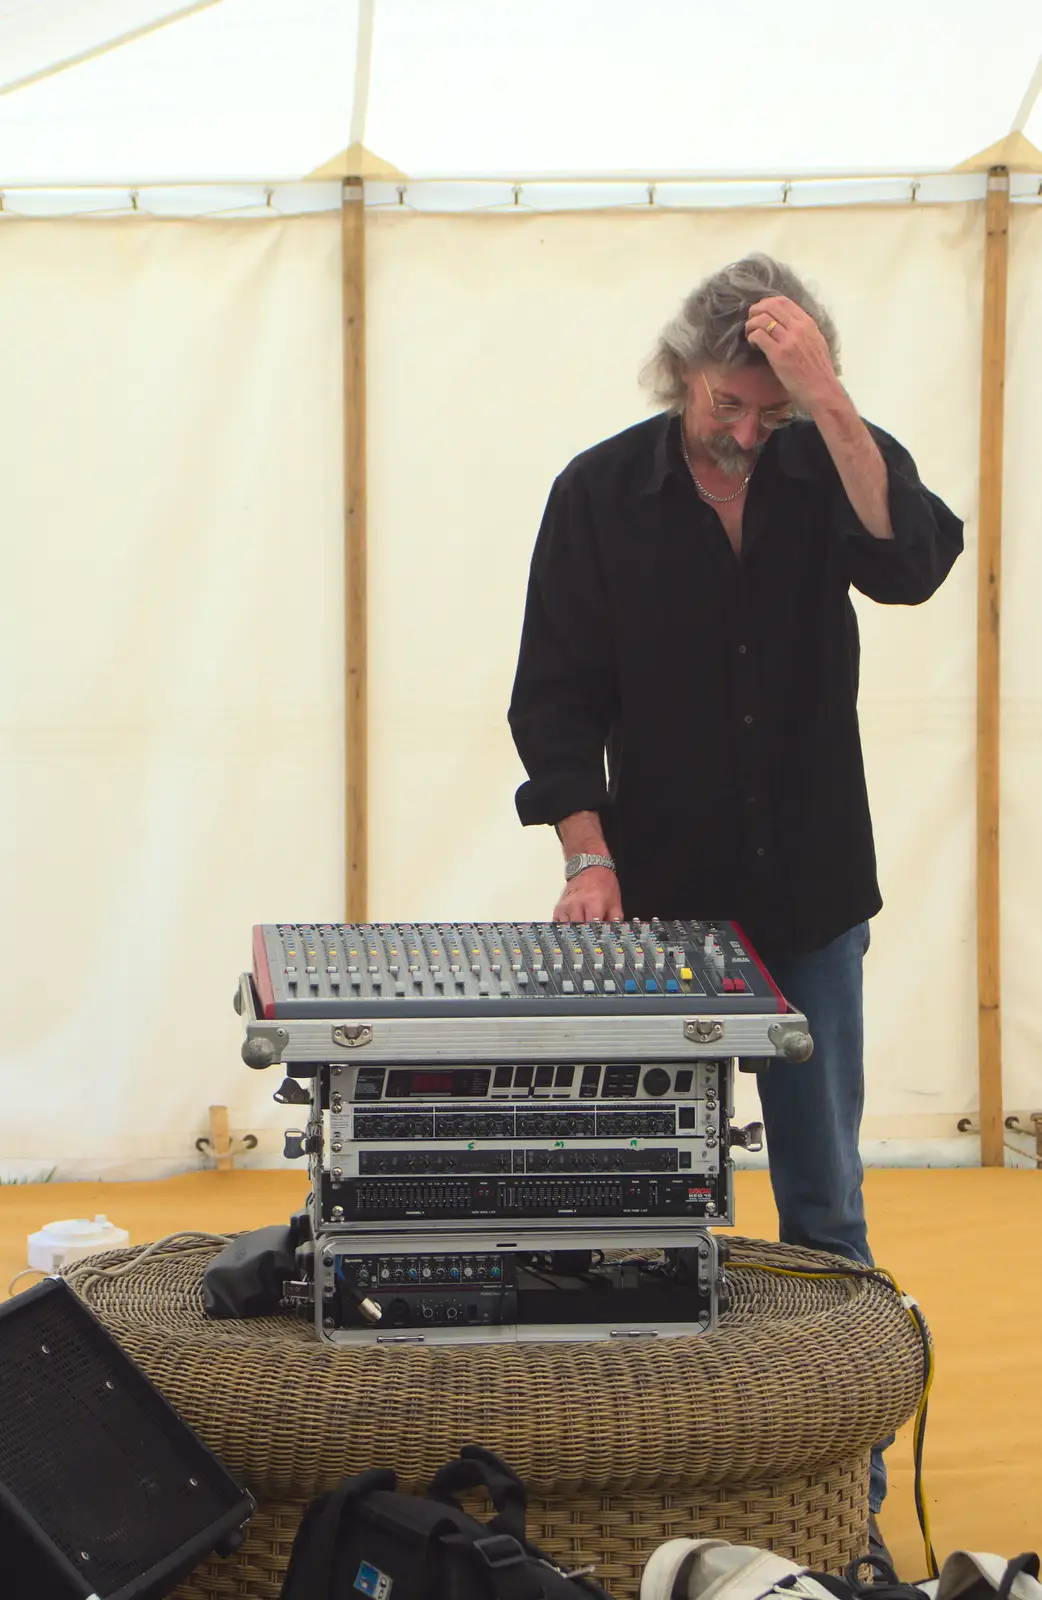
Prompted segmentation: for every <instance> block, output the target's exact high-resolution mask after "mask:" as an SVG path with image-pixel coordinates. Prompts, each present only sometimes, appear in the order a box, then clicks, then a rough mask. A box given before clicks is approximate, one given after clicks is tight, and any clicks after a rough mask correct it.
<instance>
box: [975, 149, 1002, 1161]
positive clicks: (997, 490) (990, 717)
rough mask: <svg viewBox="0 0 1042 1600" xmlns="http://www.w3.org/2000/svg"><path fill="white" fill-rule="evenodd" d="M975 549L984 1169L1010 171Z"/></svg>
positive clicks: (990, 242)
mask: <svg viewBox="0 0 1042 1600" xmlns="http://www.w3.org/2000/svg"><path fill="white" fill-rule="evenodd" d="M985 228H986V233H985V252H984V330H983V347H982V356H981V408H980V516H979V533H978V548H977V1030H978V1031H977V1066H978V1073H979V1079H980V1135H981V1164H982V1165H983V1166H985V1167H1001V1166H1002V1165H1003V1164H1004V1161H1005V1131H1004V1123H1003V1114H1002V1010H1001V998H1002V991H1001V974H1000V960H999V956H1000V942H999V914H1000V899H999V727H1000V719H999V706H1000V700H999V644H1000V619H1001V590H1000V580H1001V574H1002V446H1003V400H1004V396H1005V381H1006V286H1007V268H1008V263H1009V173H1008V171H1007V169H1006V168H1005V167H993V168H992V169H991V171H990V172H989V173H988V197H987V203H986V214H985Z"/></svg>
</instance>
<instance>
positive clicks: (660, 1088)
mask: <svg viewBox="0 0 1042 1600" xmlns="http://www.w3.org/2000/svg"><path fill="white" fill-rule="evenodd" d="M672 1082H673V1080H672V1078H671V1077H670V1075H669V1073H668V1072H667V1071H666V1069H665V1067H651V1068H650V1069H649V1070H648V1071H647V1072H645V1074H644V1093H645V1094H651V1095H661V1094H668V1093H669V1091H670V1086H671V1084H672Z"/></svg>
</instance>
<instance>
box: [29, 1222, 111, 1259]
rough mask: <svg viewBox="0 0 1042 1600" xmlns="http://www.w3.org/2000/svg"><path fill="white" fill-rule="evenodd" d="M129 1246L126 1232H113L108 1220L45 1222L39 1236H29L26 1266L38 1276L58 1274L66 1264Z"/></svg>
mask: <svg viewBox="0 0 1042 1600" xmlns="http://www.w3.org/2000/svg"><path fill="white" fill-rule="evenodd" d="M129 1243H130V1234H129V1233H128V1232H127V1230H126V1228H117V1227H116V1225H115V1224H114V1223H112V1222H110V1221H109V1219H108V1217H104V1216H97V1217H95V1218H94V1220H93V1222H92V1221H90V1220H89V1219H88V1218H86V1217H68V1218H66V1219H65V1221H63V1222H47V1223H45V1224H44V1226H43V1227H42V1228H41V1229H40V1231H39V1233H31V1234H30V1235H29V1265H30V1266H31V1267H35V1268H36V1269H37V1271H38V1272H58V1271H59V1270H60V1268H62V1267H64V1266H66V1265H67V1264H68V1263H69V1262H70V1261H81V1260H82V1259H83V1257H84V1256H95V1255H97V1254H98V1253H99V1251H102V1250H121V1249H122V1248H123V1247H124V1245H128V1244H129Z"/></svg>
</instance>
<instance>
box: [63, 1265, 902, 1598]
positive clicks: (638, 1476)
mask: <svg viewBox="0 0 1042 1600" xmlns="http://www.w3.org/2000/svg"><path fill="white" fill-rule="evenodd" d="M731 1244H732V1260H731V1263H730V1266H729V1268H728V1276H729V1279H730V1283H731V1292H732V1305H731V1309H730V1310H729V1311H728V1312H727V1314H726V1315H725V1317H724V1318H723V1320H722V1323H721V1326H720V1327H719V1328H718V1329H716V1330H715V1331H714V1332H712V1333H708V1334H703V1335H700V1336H698V1337H693V1338H683V1339H661V1340H655V1341H647V1342H644V1341H642V1342H641V1343H640V1344H634V1345H621V1346H620V1345H617V1344H614V1343H609V1342H594V1341H591V1342H587V1343H575V1344H547V1345H538V1344H531V1345H511V1346H502V1345H470V1346H466V1347H460V1346H455V1347H453V1346H440V1347H439V1346H433V1347H431V1348H422V1347H419V1348H417V1347H405V1348H402V1347H398V1348H395V1349H391V1350H388V1349H385V1348H373V1349H369V1348H363V1349H359V1348H344V1347H334V1346H331V1345H328V1344H325V1343H321V1342H319V1341H318V1340H317V1339H316V1338H315V1334H314V1330H313V1329H312V1328H311V1327H310V1326H309V1325H308V1324H306V1323H303V1322H298V1321H294V1320H291V1319H288V1318H287V1319H279V1318H269V1319H257V1320H254V1321H249V1322H210V1321H208V1320H207V1319H206V1318H205V1317H204V1315H203V1311H202V1295H201V1286H202V1273H203V1269H204V1267H205V1266H206V1263H207V1261H209V1260H210V1258H211V1257H212V1255H213V1254H214V1253H215V1252H216V1250H217V1249H218V1246H217V1245H215V1244H213V1243H207V1244H203V1245H200V1244H199V1243H198V1242H191V1241H186V1242H184V1243H183V1244H182V1245H180V1246H179V1247H172V1248H169V1249H167V1250H166V1252H165V1253H163V1254H158V1255H155V1256H152V1257H150V1258H149V1259H148V1260H146V1261H144V1262H143V1263H142V1265H141V1267H140V1268H139V1269H137V1270H132V1271H129V1272H126V1273H123V1274H121V1275H120V1276H118V1277H92V1276H90V1272H91V1271H92V1270H93V1269H94V1268H96V1267H99V1266H106V1267H113V1266H116V1267H119V1266H125V1265H127V1264H129V1263H130V1262H131V1261H132V1260H133V1259H134V1257H135V1255H136V1254H137V1253H138V1252H136V1251H133V1250H129V1251H119V1252H111V1253H110V1254H108V1255H106V1256H96V1257H94V1258H92V1260H91V1261H90V1262H89V1263H79V1264H77V1265H76V1266H75V1267H74V1268H72V1269H70V1270H69V1273H68V1277H69V1280H70V1282H72V1283H73V1285H74V1287H75V1288H76V1289H77V1290H78V1292H79V1293H80V1294H81V1295H82V1296H83V1298H84V1299H85V1300H86V1301H87V1302H88V1304H90V1305H91V1306H92V1307H93V1308H94V1310H95V1311H96V1313H97V1314H98V1315H99V1317H100V1318H101V1319H102V1321H103V1322H104V1323H105V1324H106V1326H107V1327H108V1328H109V1329H110V1330H111V1331H112V1332H113V1333H114V1334H115V1335H116V1337H117V1338H118V1339H119V1341H120V1343H121V1344H122V1345H123V1346H124V1348H125V1349H127V1350H128V1351H129V1352H130V1353H131V1354H132V1355H133V1356H134V1357H135V1359H136V1360H137V1361H138V1362H139V1363H140V1365H141V1366H142V1367H143V1368H144V1370H145V1372H146V1373H147V1374H148V1376H149V1377H150V1378H151V1379H152V1381H153V1382H154V1383H155V1384H156V1385H157V1387H158V1388H159V1389H160V1390H161V1391H162V1392H163V1393H164V1394H165V1395H166V1396H167V1398H168V1399H169V1400H170V1401H171V1403H172V1404H173V1405H174V1406H175V1407H176V1408H177V1410H178V1411H180V1412H181V1414H182V1415H183V1416H184V1417H186V1418H187V1420H188V1421H189V1422H191V1423H192V1425H193V1426H194V1427H195V1428H196V1429H197V1430H198V1432H199V1433H200V1434H201V1435H202V1437H203V1439H204V1440H205V1441H206V1443H207V1444H208V1445H209V1446H210V1448H211V1449H212V1450H214V1452H215V1453H216V1454H217V1455H218V1456H219V1457H220V1458H221V1460H222V1461H223V1462H224V1463H225V1465H226V1466H227V1467H228V1469H229V1470H230V1471H231V1472H233V1473H234V1474H235V1475H236V1476H238V1477H239V1478H240V1479H241V1480H242V1481H243V1482H244V1483H245V1484H246V1486H247V1487H248V1488H249V1489H250V1490H251V1491H252V1492H253V1493H254V1494H255V1495H257V1496H258V1497H259V1498H262V1499H282V1498H289V1497H294V1498H298V1497H305V1498H306V1497H308V1496H310V1495H313V1494H315V1493H318V1492H320V1491H321V1490H324V1489H328V1488H330V1487H332V1486H333V1485H334V1484H335V1483H336V1482H338V1481H339V1479H340V1478H342V1477H343V1476H344V1475H345V1474H348V1473H353V1472H358V1471H361V1470H363V1469H364V1468H366V1467H369V1466H374V1465H379V1466H389V1467H392V1468H394V1470H395V1471H396V1472H397V1474H398V1479H399V1485H400V1487H402V1488H416V1487H422V1486H424V1485H426V1484H427V1483H428V1482H429V1481H430V1478H431V1477H432V1475H433V1473H434V1472H435V1471H436V1470H437V1468H438V1467H440V1466H441V1465H442V1464H443V1463H444V1462H445V1461H447V1460H449V1459H450V1458H451V1457H453V1456H454V1455H455V1454H456V1452H457V1451H458V1449H459V1447H460V1445H462V1444H467V1443H478V1444H484V1445H486V1446H488V1447H490V1448H492V1449H495V1450H497V1451H499V1453H500V1454H502V1455H503V1456H504V1457H505V1458H506V1460H507V1461H509V1462H510V1464H511V1466H512V1467H513V1468H514V1470H515V1471H516V1472H518V1473H519V1475H520V1476H521V1477H522V1478H523V1479H524V1480H525V1482H526V1483H527V1484H528V1486H529V1488H530V1490H531V1491H532V1492H533V1493H534V1494H543V1495H548V1496H551V1497H552V1498H553V1499H554V1502H555V1503H556V1504H558V1505H560V1504H561V1497H562V1496H566V1497H572V1496H575V1495H582V1494H590V1493H594V1494H616V1493H623V1492H624V1493H625V1495H626V1504H627V1506H628V1505H630V1504H632V1503H633V1497H634V1496H635V1495H636V1496H642V1495H645V1494H647V1493H654V1494H658V1495H661V1494H663V1493H676V1492H678V1491H679V1492H681V1493H683V1494H687V1493H689V1492H690V1491H691V1489H692V1488H693V1486H695V1485H702V1484H709V1485H713V1484H726V1485H727V1486H728V1496H729V1498H734V1497H735V1496H736V1495H737V1496H738V1497H739V1498H740V1497H741V1496H742V1495H744V1491H739V1490H738V1487H737V1486H740V1485H744V1484H753V1485H762V1484H778V1483H781V1482H787V1481H789V1480H791V1479H795V1478H796V1477H798V1476H800V1475H801V1474H802V1475H805V1476H806V1477H807V1478H809V1479H814V1480H815V1481H817V1482H818V1483H821V1482H822V1481H823V1475H824V1474H825V1473H826V1471H827V1469H828V1468H829V1467H830V1466H831V1465H832V1464H833V1463H835V1462H842V1463H850V1462H852V1461H855V1460H859V1459H860V1458H861V1457H862V1456H863V1455H864V1454H865V1453H866V1452H867V1450H868V1449H869V1447H870V1446H871V1445H873V1444H875V1443H876V1442H877V1441H878V1440H880V1439H882V1438H885V1437H886V1435H887V1434H889V1433H890V1432H892V1431H893V1430H894V1429H895V1428H897V1427H899V1426H900V1425H901V1424H902V1423H903V1422H904V1421H906V1420H907V1418H908V1417H909V1416H910V1415H911V1413H912V1411H913V1410H914V1409H915V1406H916V1404H917V1402H918V1399H919V1394H920V1387H921V1382H922V1367H923V1362H922V1350H921V1347H920V1343H919V1339H918V1336H917V1334H916V1330H915V1328H914V1326H913V1324H912V1322H911V1319H910V1318H909V1316H908V1314H907V1312H906V1311H905V1310H904V1308H903V1307H902V1306H901V1304H900V1302H899V1300H898V1298H897V1296H896V1295H895V1294H894V1293H893V1292H892V1291H891V1290H890V1289H889V1288H887V1287H885V1286H884V1285H882V1284H879V1283H877V1282H873V1281H866V1280H860V1281H856V1280H851V1279H845V1280H843V1281H839V1282H833V1281H820V1280H819V1281H813V1282H808V1281H804V1280H801V1279H791V1278H779V1277H776V1276H773V1275H771V1274H768V1273H766V1272H764V1271H762V1270H759V1269H760V1268H761V1267H762V1266H763V1265H769V1266H773V1267H788V1268H795V1269H797V1270H798V1269H799V1268H801V1267H817V1268H821V1267H822V1266H827V1265H828V1264H829V1262H830V1260H831V1259H832V1258H829V1257H823V1256H821V1255H819V1254H817V1253H814V1252H810V1251H803V1250H797V1249H794V1248H792V1247H787V1246H782V1245H776V1244H767V1243H763V1242H760V1241H756V1240H732V1241H731ZM837 1264H839V1265H842V1263H837ZM759 1492H760V1491H759V1490H757V1493H759ZM772 1492H773V1491H772ZM656 1504H658V1502H657V1501H656ZM862 1514H863V1513H862ZM232 1592H234V1591H232Z"/></svg>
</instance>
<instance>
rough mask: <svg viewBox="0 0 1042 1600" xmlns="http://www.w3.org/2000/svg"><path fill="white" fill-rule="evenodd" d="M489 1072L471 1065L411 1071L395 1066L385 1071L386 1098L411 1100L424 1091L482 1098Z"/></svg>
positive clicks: (486, 1088) (489, 1076)
mask: <svg viewBox="0 0 1042 1600" xmlns="http://www.w3.org/2000/svg"><path fill="white" fill-rule="evenodd" d="M490 1078H491V1073H490V1072H488V1071H485V1070H482V1069H476V1068H473V1067H470V1068H466V1069H464V1070H457V1071H455V1072H424V1071H411V1070H406V1069H405V1068H403V1067H397V1068H395V1069H394V1070H393V1071H391V1072H389V1073H388V1074H387V1088H386V1089H385V1091H384V1098H385V1099H386V1100H410V1099H412V1098H413V1097H416V1098H421V1097H423V1096H425V1095H443V1094H446V1095H453V1096H455V1097H459V1096H463V1097H465V1098H469V1097H471V1096H475V1095H476V1096H478V1097H479V1098H481V1097H482V1096H484V1095H487V1094H488V1086H489V1081H490Z"/></svg>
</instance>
